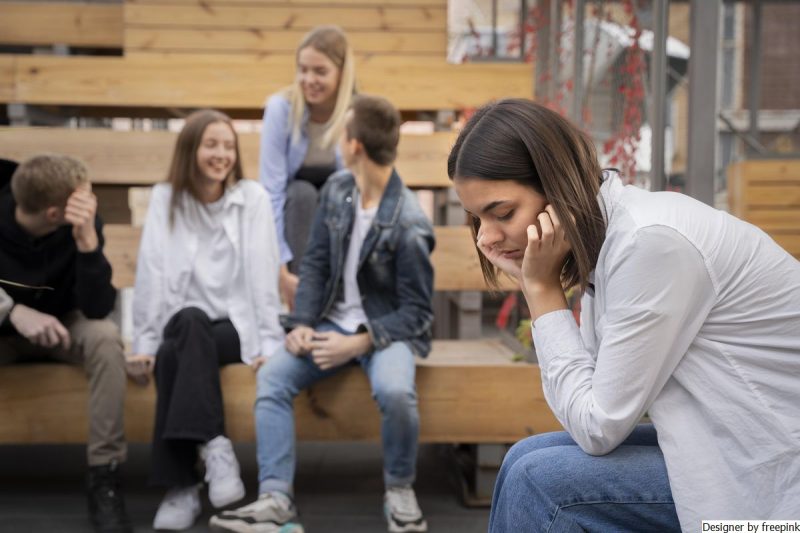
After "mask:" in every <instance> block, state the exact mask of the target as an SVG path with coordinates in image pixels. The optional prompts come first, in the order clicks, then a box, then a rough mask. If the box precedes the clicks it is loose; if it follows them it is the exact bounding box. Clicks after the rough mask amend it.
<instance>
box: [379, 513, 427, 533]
mask: <svg viewBox="0 0 800 533" xmlns="http://www.w3.org/2000/svg"><path fill="white" fill-rule="evenodd" d="M384 516H385V517H386V522H387V524H388V525H389V531H391V533H406V532H408V531H413V532H423V533H424V532H425V531H428V522H427V521H426V520H425V519H424V518H423V519H422V521H421V522H419V523H408V524H398V523H397V522H395V520H394V519H393V518H392V515H391V513H389V509H384Z"/></svg>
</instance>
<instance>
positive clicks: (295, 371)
mask: <svg viewBox="0 0 800 533" xmlns="http://www.w3.org/2000/svg"><path fill="white" fill-rule="evenodd" d="M316 329H317V331H337V332H339V333H343V334H346V335H350V334H351V333H350V332H346V331H344V330H342V329H341V328H339V327H338V326H336V325H335V324H333V323H331V322H323V323H322V324H321V325H320V326H319V327H317V328H316ZM356 362H357V363H358V364H360V365H361V368H363V369H364V371H365V372H366V374H367V377H368V378H369V382H370V386H371V387H372V397H373V398H374V399H375V400H376V401H377V403H378V407H379V408H380V412H381V439H382V441H383V470H384V471H383V477H384V482H385V483H386V486H388V487H392V486H402V485H409V484H411V483H413V482H414V478H415V475H416V463H417V437H418V435H419V413H418V411H417V392H416V387H415V383H414V374H415V371H416V368H415V366H414V355H413V354H412V353H411V350H410V349H409V347H408V346H407V345H406V344H404V343H402V342H394V343H392V344H390V345H389V347H388V348H386V349H384V350H376V351H373V352H371V353H368V354H365V355H363V356H361V357H359V358H357V359H356ZM345 366H349V365H344V366H341V367H337V368H332V369H330V370H321V369H320V368H319V367H318V366H317V365H316V364H315V363H314V361H313V360H312V359H311V358H310V357H307V356H300V357H298V356H295V355H293V354H291V353H290V352H289V351H288V350H286V348H282V349H280V350H278V352H277V353H276V354H274V355H273V356H272V357H270V358H269V360H268V361H267V363H266V364H265V365H264V366H263V367H261V368H260V369H259V371H258V375H257V379H258V386H257V392H256V407H255V415H256V445H257V455H258V479H259V493H260V494H263V493H265V492H269V491H281V492H284V493H286V494H292V490H293V487H292V484H293V481H294V469H295V430H294V413H293V407H294V405H293V400H294V398H295V396H297V394H298V393H299V392H300V391H301V390H303V389H305V388H307V387H309V386H310V385H313V384H314V383H315V382H317V381H319V380H320V379H323V378H326V377H328V376H331V375H333V374H335V373H336V372H338V371H339V370H341V369H342V368H344V367H345ZM352 416H359V414H358V413H353V414H352Z"/></svg>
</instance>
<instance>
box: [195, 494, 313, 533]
mask: <svg viewBox="0 0 800 533" xmlns="http://www.w3.org/2000/svg"><path fill="white" fill-rule="evenodd" d="M296 517H297V511H296V510H295V508H294V504H293V503H292V500H291V499H290V498H289V497H288V496H286V495H285V494H283V493H278V492H267V493H266V494H262V495H261V496H259V497H258V499H257V500H256V501H254V502H253V503H251V504H249V505H245V506H244V507H239V508H238V509H233V510H231V511H223V512H221V513H219V514H218V515H216V516H212V517H211V520H210V521H209V523H208V525H209V526H210V527H211V530H212V531H228V532H234V533H303V526H301V525H300V524H298V523H296V522H293V521H292V520H294V519H295V518H296Z"/></svg>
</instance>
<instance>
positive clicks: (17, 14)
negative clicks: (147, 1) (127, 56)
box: [0, 2, 123, 48]
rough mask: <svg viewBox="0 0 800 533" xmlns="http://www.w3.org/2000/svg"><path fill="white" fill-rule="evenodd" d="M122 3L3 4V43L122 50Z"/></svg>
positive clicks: (0, 40)
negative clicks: (64, 45)
mask: <svg viewBox="0 0 800 533" xmlns="http://www.w3.org/2000/svg"><path fill="white" fill-rule="evenodd" d="M122 36H123V31H122V4H90V3H83V2H2V3H0V44H5V45H33V46H35V45H53V44H66V45H69V46H86V47H97V48H122V40H123V39H122Z"/></svg>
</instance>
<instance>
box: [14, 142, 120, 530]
mask: <svg viewBox="0 0 800 533" xmlns="http://www.w3.org/2000/svg"><path fill="white" fill-rule="evenodd" d="M15 166H16V165H15V164H14V163H13V162H9V161H2V164H0V171H2V174H3V175H2V176H0V364H7V363H12V362H15V361H24V360H31V359H37V358H39V359H41V358H46V359H54V360H59V361H64V362H68V363H72V364H78V365H82V366H83V367H84V369H85V370H86V374H87V376H88V379H89V389H90V398H89V420H90V422H89V442H88V450H87V455H88V462H89V476H88V500H89V514H90V519H91V521H92V524H93V526H94V528H95V530H96V531H104V532H111V531H114V532H123V531H131V526H130V521H129V520H128V517H127V514H126V512H125V506H124V502H123V499H122V495H121V494H120V492H119V479H118V471H117V468H118V464H119V463H121V462H123V461H124V460H125V457H126V452H127V449H126V443H125V438H124V433H123V404H124V397H125V381H126V376H125V358H124V349H123V345H122V340H121V337H120V333H119V330H118V328H117V327H116V325H114V323H113V322H111V321H110V320H108V319H106V318H105V317H106V316H107V315H108V314H109V313H110V312H111V310H112V308H113V307H114V301H115V299H116V290H115V289H114V287H113V286H112V285H111V265H110V264H109V263H108V261H107V260H106V258H105V256H104V255H103V233H102V223H101V221H100V219H99V217H98V216H97V214H96V211H97V199H96V198H95V196H94V194H92V192H91V184H90V183H89V180H88V177H87V171H86V168H85V167H84V166H83V165H82V164H81V163H79V162H78V161H76V160H74V159H72V158H70V157H67V156H61V155H40V156H36V157H33V158H31V159H29V160H27V161H25V162H24V163H22V164H21V165H19V167H17V168H16V170H14V167H15ZM12 172H13V177H11V180H10V183H7V182H8V176H9V175H10V174H11V173H12ZM31 386H36V384H35V383H31Z"/></svg>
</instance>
